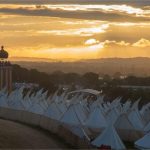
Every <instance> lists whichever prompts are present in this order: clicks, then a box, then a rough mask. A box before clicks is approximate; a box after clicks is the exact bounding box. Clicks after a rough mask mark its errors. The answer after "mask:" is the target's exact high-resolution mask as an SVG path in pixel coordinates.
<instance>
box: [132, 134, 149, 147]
mask: <svg viewBox="0 0 150 150" xmlns="http://www.w3.org/2000/svg"><path fill="white" fill-rule="evenodd" d="M135 145H136V147H139V148H141V149H147V150H149V149H150V132H149V133H147V134H146V135H145V136H144V137H142V138H141V139H139V140H137V141H136V142H135Z"/></svg>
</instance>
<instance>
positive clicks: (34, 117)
mask: <svg viewBox="0 0 150 150" xmlns="http://www.w3.org/2000/svg"><path fill="white" fill-rule="evenodd" d="M0 117H1V118H4V119H7V120H12V121H18V122H21V123H26V124H29V125H34V126H39V127H41V128H42V129H45V130H48V131H50V132H51V133H54V134H57V135H58V137H60V138H62V139H63V140H64V141H65V142H66V143H68V144H70V145H72V146H73V147H77V148H90V147H91V146H90V144H89V142H88V141H87V140H85V139H80V138H79V137H78V136H76V135H74V134H73V133H72V132H71V131H70V130H68V129H67V128H66V127H65V126H63V125H62V124H60V122H58V121H57V120H53V119H51V118H48V117H45V116H42V115H39V114H34V113H32V112H27V111H23V110H14V109H10V108H2V107H0Z"/></svg>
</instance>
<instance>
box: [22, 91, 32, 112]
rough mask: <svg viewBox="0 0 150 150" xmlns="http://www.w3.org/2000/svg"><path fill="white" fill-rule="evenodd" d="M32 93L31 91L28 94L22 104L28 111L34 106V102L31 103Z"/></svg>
mask: <svg viewBox="0 0 150 150" xmlns="http://www.w3.org/2000/svg"><path fill="white" fill-rule="evenodd" d="M30 92H31V91H29V92H28V93H27V94H26V96H25V97H24V99H23V100H22V104H23V106H24V108H25V109H26V110H28V109H29V108H30V106H31V105H32V102H31V100H30V96H29V95H30Z"/></svg>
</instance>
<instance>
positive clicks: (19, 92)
mask: <svg viewBox="0 0 150 150" xmlns="http://www.w3.org/2000/svg"><path fill="white" fill-rule="evenodd" d="M23 90H24V87H23V86H22V87H21V88H20V89H16V90H15V91H14V94H13V95H11V94H10V95H9V97H8V101H9V103H8V104H9V106H10V107H12V108H13V109H17V110H23V109H25V107H24V105H23V103H22V99H23Z"/></svg>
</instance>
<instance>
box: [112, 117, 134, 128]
mask: <svg viewBox="0 0 150 150" xmlns="http://www.w3.org/2000/svg"><path fill="white" fill-rule="evenodd" d="M114 126H115V127H116V128H118V129H125V130H134V127H133V125H132V123H131V122H130V120H129V119H128V116H127V114H122V115H120V116H119V117H118V119H117V121H116V122H115V124H114Z"/></svg>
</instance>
